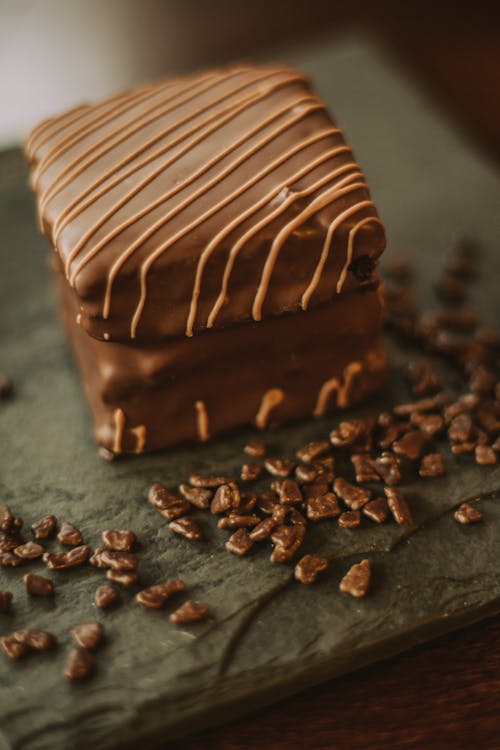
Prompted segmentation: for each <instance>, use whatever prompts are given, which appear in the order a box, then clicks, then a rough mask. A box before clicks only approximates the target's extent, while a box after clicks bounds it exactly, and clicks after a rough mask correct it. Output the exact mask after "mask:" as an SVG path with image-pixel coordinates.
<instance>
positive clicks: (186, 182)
mask: <svg viewBox="0 0 500 750" xmlns="http://www.w3.org/2000/svg"><path fill="white" fill-rule="evenodd" d="M286 83H287V82H286V81H285V82H282V84H279V85H286ZM303 101H317V99H316V98H315V97H312V96H311V95H307V96H303V97H301V98H300V99H298V100H296V101H294V102H293V103H289V104H287V105H286V106H284V107H282V108H281V109H280V110H278V111H277V112H275V113H273V114H272V115H271V116H269V117H267V118H266V119H265V120H264V121H262V122H261V123H259V124H258V125H257V126H256V127H254V128H252V129H251V130H250V131H248V132H247V133H245V134H244V136H242V137H241V138H239V139H237V140H236V141H235V142H233V143H232V144H231V145H230V146H228V147H226V148H225V149H223V151H222V152H220V153H219V154H217V155H216V156H215V157H213V158H212V159H211V160H210V161H209V162H207V163H206V164H204V165H203V166H202V167H201V168H200V169H198V170H196V171H195V172H194V173H193V174H192V175H190V176H189V177H187V178H186V179H185V180H183V181H182V182H180V183H178V184H177V185H176V186H174V187H173V188H171V189H170V190H168V191H167V192H166V193H164V194H163V195H161V196H160V197H159V198H157V199H155V200H154V201H152V202H151V203H149V204H147V205H146V206H144V207H143V208H142V209H141V210H140V211H138V212H137V213H136V214H134V215H133V216H130V217H129V218H128V219H126V220H125V221H124V222H122V224H120V225H118V227H115V229H113V230H112V231H111V232H109V233H108V234H107V235H106V236H105V237H104V238H103V239H101V240H100V241H99V242H98V243H97V244H96V245H95V246H94V247H93V248H92V249H91V250H90V251H89V252H88V253H87V255H86V256H85V257H84V258H83V259H82V260H81V261H80V263H79V264H78V265H77V266H76V268H75V269H74V271H73V272H72V273H71V275H69V273H68V272H69V263H70V262H71V261H72V260H73V258H74V251H72V253H71V255H70V257H69V258H68V266H67V275H68V276H69V281H70V284H71V285H74V283H75V280H76V277H77V275H78V274H79V273H80V271H81V270H82V268H84V266H85V265H87V263H88V262H89V261H90V260H92V258H93V257H94V256H95V255H96V254H97V253H98V252H99V251H100V250H101V249H102V248H103V247H104V246H105V245H106V244H108V243H109V241H110V240H112V239H113V238H114V237H116V236H117V235H118V234H120V233H121V232H122V231H124V229H126V228H127V227H129V226H131V224H133V223H135V222H136V221H138V220H139V219H141V218H142V217H143V216H145V215H146V214H148V213H149V212H150V211H152V210H154V209H155V208H156V207H157V206H159V205H160V204H161V203H163V202H165V201H166V200H168V199H169V198H171V197H172V196H174V195H175V194H176V193H178V192H180V191H181V190H183V189H184V188H185V187H187V186H188V185H189V184H191V183H192V182H194V181H195V180H196V179H198V177H200V176H201V175H202V174H204V172H206V171H207V170H208V169H210V168H211V167H212V166H214V164H216V163H217V162H219V161H221V160H222V159H223V158H225V157H226V156H228V155H229V154H230V153H231V152H232V151H233V150H234V149H236V148H237V147H238V146H240V145H242V144H243V143H245V142H246V141H247V140H248V139H249V138H250V137H252V136H253V135H255V134H256V133H258V132H259V131H260V130H262V129H263V128H264V127H266V126H267V125H269V124H270V123H271V122H272V121H273V120H276V119H277V118H279V117H281V116H282V115H283V114H285V113H286V112H287V111H288V110H289V109H293V108H294V107H296V106H297V103H300V102H303ZM245 158H247V155H246V154H243V157H239V158H238V159H237V160H236V161H235V162H233V163H232V164H230V165H229V166H228V167H227V168H226V169H225V170H223V172H221V173H219V174H218V175H216V176H215V177H214V178H213V179H211V180H209V182H208V183H207V184H206V185H203V186H202V187H201V188H200V189H199V190H197V191H195V192H194V193H193V194H192V195H191V196H190V197H188V198H186V199H185V200H184V201H183V202H181V203H180V204H179V205H178V206H176V207H174V208H173V209H171V211H170V212H169V213H167V214H166V215H164V216H162V217H161V218H159V219H158V220H157V221H156V222H155V223H154V224H153V225H151V226H150V227H149V228H148V229H147V230H145V231H144V232H143V234H142V235H141V236H140V237H139V238H137V240H135V242H134V243H133V244H132V245H131V246H130V247H128V248H126V250H125V251H124V252H123V253H122V254H121V255H120V257H119V258H118V259H117V260H116V261H115V263H114V264H113V266H112V268H111V270H110V274H109V276H108V283H107V289H106V294H105V301H104V312H103V315H104V317H105V318H106V317H107V316H108V314H109V306H110V299H109V298H110V294H111V287H112V284H113V281H114V278H115V276H116V274H117V273H118V272H119V270H120V268H121V266H122V265H123V264H124V263H125V262H126V261H127V260H128V258H129V257H130V256H131V255H132V253H133V252H134V251H135V250H136V249H137V248H138V247H140V245H142V244H143V243H144V242H145V241H146V240H147V239H149V237H151V236H152V235H153V234H154V233H155V232H156V231H157V230H158V229H159V228H160V227H162V226H163V225H164V224H166V223H167V221H169V220H170V219H171V218H173V217H174V216H176V215H177V214H178V213H179V212H180V211H182V210H183V209H184V208H185V207H186V206H188V205H189V204H190V203H192V202H193V201H194V200H196V198H198V197H199V196H200V195H203V194H204V193H205V192H206V191H207V190H209V189H210V188H211V187H213V186H214V185H216V184H217V183H218V182H220V180H221V179H222V178H223V177H224V176H225V175H226V174H229V173H230V172H231V171H232V170H233V169H234V167H235V165H236V166H238V164H239V163H241V161H243V160H244V159H245Z"/></svg>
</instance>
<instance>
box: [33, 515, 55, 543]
mask: <svg viewBox="0 0 500 750" xmlns="http://www.w3.org/2000/svg"><path fill="white" fill-rule="evenodd" d="M56 529H57V518H56V517H55V516H53V515H52V514H47V515H46V516H42V518H40V519H38V521H35V523H34V524H33V525H32V527H31V530H32V532H33V536H34V537H35V539H49V538H50V537H51V536H53V535H54V534H55V531H56Z"/></svg>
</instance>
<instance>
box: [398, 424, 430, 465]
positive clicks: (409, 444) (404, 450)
mask: <svg viewBox="0 0 500 750" xmlns="http://www.w3.org/2000/svg"><path fill="white" fill-rule="evenodd" d="M427 442H428V440H427V437H426V435H424V433H423V432H420V430H409V431H408V432H407V433H405V434H404V435H403V436H402V437H401V438H399V440H395V441H394V443H393V444H392V449H393V451H394V453H397V454H398V455H400V456H404V457H405V458H408V459H409V460H410V461H417V460H418V459H419V458H420V457H421V455H422V453H423V452H424V450H425V448H426V446H427Z"/></svg>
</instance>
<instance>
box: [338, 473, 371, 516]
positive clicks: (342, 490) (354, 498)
mask: <svg viewBox="0 0 500 750" xmlns="http://www.w3.org/2000/svg"><path fill="white" fill-rule="evenodd" d="M333 489H334V490H335V493H336V494H337V495H338V496H339V497H340V498H341V499H342V500H343V501H344V503H345V504H346V505H347V507H348V508H350V509H351V510H359V509H360V508H362V507H363V505H366V503H367V502H368V500H369V499H370V498H371V495H372V493H371V491H370V490H367V489H366V488H364V487H355V486H354V485H353V484H351V483H350V482H348V481H347V480H345V479H343V478H342V477H337V479H336V480H335V482H334V483H333Z"/></svg>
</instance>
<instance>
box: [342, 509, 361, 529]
mask: <svg viewBox="0 0 500 750" xmlns="http://www.w3.org/2000/svg"><path fill="white" fill-rule="evenodd" d="M360 523H361V513H360V512H359V510H347V511H345V512H344V513H341V514H340V516H339V519H338V524H339V526H342V528H343V529H357V527H358V526H359V525H360Z"/></svg>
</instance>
